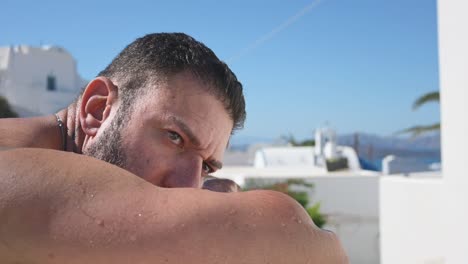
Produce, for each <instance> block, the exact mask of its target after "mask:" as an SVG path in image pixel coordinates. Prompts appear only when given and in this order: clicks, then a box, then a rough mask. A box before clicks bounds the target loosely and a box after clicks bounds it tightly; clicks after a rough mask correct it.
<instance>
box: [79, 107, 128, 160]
mask: <svg viewBox="0 0 468 264" xmlns="http://www.w3.org/2000/svg"><path fill="white" fill-rule="evenodd" d="M124 120H126V118H125V114H124V113H122V112H118V113H117V114H116V116H115V118H114V120H112V122H111V124H110V126H109V127H107V128H106V129H105V130H104V131H103V133H102V135H101V136H100V137H99V139H98V141H97V142H95V143H94V144H91V145H90V146H89V147H88V148H87V149H84V150H83V154H85V155H87V156H90V157H93V158H96V159H100V160H102V161H105V162H108V163H111V164H114V165H116V166H119V167H120V168H122V169H127V167H128V156H127V153H126V152H125V150H124V148H123V147H122V129H123V128H124V125H123V124H124Z"/></svg>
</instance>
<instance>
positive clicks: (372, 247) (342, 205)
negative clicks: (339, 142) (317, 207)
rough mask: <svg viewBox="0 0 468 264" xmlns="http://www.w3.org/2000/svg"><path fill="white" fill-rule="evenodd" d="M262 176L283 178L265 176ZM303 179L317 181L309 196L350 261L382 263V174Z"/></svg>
mask: <svg viewBox="0 0 468 264" xmlns="http://www.w3.org/2000/svg"><path fill="white" fill-rule="evenodd" d="M223 176H224V177H226V175H223ZM285 176H286V175H285ZM294 178H298V177H294ZM259 179H261V180H263V181H267V182H277V181H284V178H283V179H280V178H277V177H275V178H268V177H266V176H263V177H261V178H259ZM303 179H305V180H306V181H307V182H310V183H313V184H314V189H313V191H312V192H310V193H309V197H310V198H311V200H312V203H314V202H320V203H321V212H322V213H324V214H326V215H328V217H329V219H328V223H327V225H326V226H325V227H324V228H326V229H328V230H332V231H334V232H335V233H336V234H337V235H338V237H339V238H340V241H341V242H342V244H343V247H344V249H345V251H346V253H347V254H348V256H349V259H350V263H352V264H377V263H379V219H378V218H379V216H378V215H379V209H378V206H379V184H378V182H379V177H378V176H363V175H340V174H339V173H337V174H335V175H324V176H313V177H303ZM312 203H311V204H309V205H312Z"/></svg>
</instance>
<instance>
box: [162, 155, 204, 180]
mask: <svg viewBox="0 0 468 264" xmlns="http://www.w3.org/2000/svg"><path fill="white" fill-rule="evenodd" d="M202 164H203V160H202V159H201V158H200V157H195V156H186V157H183V158H180V159H177V160H176V162H175V164H174V170H172V171H173V173H172V174H171V175H169V176H168V179H167V181H166V183H165V185H166V186H167V187H169V188H177V187H192V188H199V187H200V186H201V170H202Z"/></svg>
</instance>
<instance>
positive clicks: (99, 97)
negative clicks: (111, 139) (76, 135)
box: [80, 77, 117, 137]
mask: <svg viewBox="0 0 468 264" xmlns="http://www.w3.org/2000/svg"><path fill="white" fill-rule="evenodd" d="M116 102H117V87H116V86H115V85H114V84H113V83H112V81H111V80H109V79H108V78H106V77H97V78H95V79H94V80H92V81H91V82H90V83H89V84H88V86H87V87H86V89H85V91H84V92H83V95H82V99H81V106H80V124H81V128H82V129H83V132H84V133H85V134H86V135H88V136H91V137H93V136H95V135H96V133H97V131H98V130H99V128H100V127H101V125H102V123H103V122H104V121H105V120H106V119H107V118H108V117H109V114H110V110H111V108H112V107H115V105H116Z"/></svg>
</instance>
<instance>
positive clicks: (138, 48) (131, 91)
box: [98, 33, 246, 132]
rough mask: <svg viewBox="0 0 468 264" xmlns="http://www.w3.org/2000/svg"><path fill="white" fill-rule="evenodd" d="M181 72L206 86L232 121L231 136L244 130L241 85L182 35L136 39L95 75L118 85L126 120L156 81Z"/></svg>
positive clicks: (201, 46) (212, 56) (209, 53)
mask: <svg viewBox="0 0 468 264" xmlns="http://www.w3.org/2000/svg"><path fill="white" fill-rule="evenodd" d="M182 72H189V73H191V74H193V76H194V77H196V78H198V80H200V81H202V82H204V83H205V84H207V85H206V87H207V91H208V92H209V93H211V94H212V95H214V96H215V97H216V98H217V99H218V100H220V101H221V102H222V103H223V105H224V108H225V109H226V111H227V113H228V114H229V116H230V117H231V119H232V121H233V132H234V130H236V129H240V128H242V127H243V125H244V121H245V118H246V112H245V100H244V95H243V89H242V84H241V83H240V82H239V81H238V80H237V77H236V76H235V74H234V73H233V72H232V71H231V70H230V69H229V67H228V66H227V65H226V64H225V63H224V62H222V61H221V60H219V59H218V57H217V56H216V55H215V54H214V52H213V51H212V50H211V49H209V48H208V47H206V46H205V45H204V44H203V43H201V42H199V41H197V40H195V39H194V38H192V37H190V36H188V35H186V34H184V33H155V34H148V35H146V36H144V37H141V38H138V39H136V40H135V41H134V42H132V43H131V44H130V45H128V46H127V47H126V48H125V49H124V50H123V51H122V52H120V54H119V55H118V56H117V57H116V58H115V59H114V60H113V61H112V62H111V63H110V64H109V65H108V66H107V67H106V68H105V69H104V70H103V71H101V72H100V73H99V74H98V75H99V76H104V77H107V78H109V79H111V80H117V81H118V83H119V96H121V99H122V104H123V105H122V107H120V108H122V111H123V114H124V115H126V116H127V118H128V116H129V113H130V112H131V111H132V109H133V106H134V105H135V99H137V98H139V96H141V95H144V94H145V93H146V92H148V90H149V89H150V87H154V86H155V84H157V83H158V82H159V81H164V80H167V79H168V78H170V77H171V76H174V75H175V74H178V73H182ZM156 86H157V85H156ZM169 89H170V87H169ZM187 89H190V88H189V87H187Z"/></svg>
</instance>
